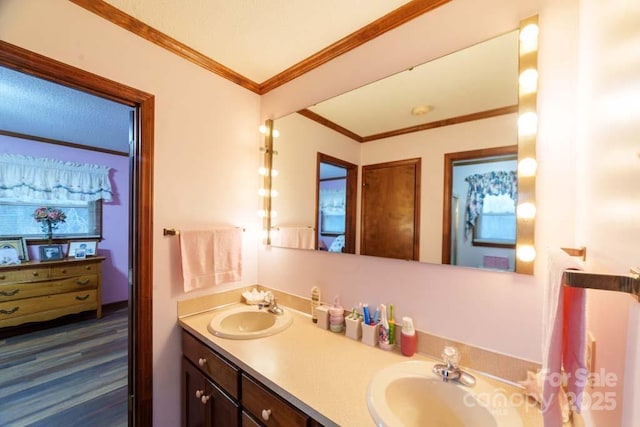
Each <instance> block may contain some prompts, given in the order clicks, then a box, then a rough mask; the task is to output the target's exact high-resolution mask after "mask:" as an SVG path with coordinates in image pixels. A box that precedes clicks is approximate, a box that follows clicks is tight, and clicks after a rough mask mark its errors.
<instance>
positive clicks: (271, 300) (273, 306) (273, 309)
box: [258, 291, 284, 315]
mask: <svg viewBox="0 0 640 427" xmlns="http://www.w3.org/2000/svg"><path fill="white" fill-rule="evenodd" d="M258 307H259V308H260V309H262V307H266V308H267V310H268V311H269V313H273V314H277V315H280V314H284V310H283V309H281V308H280V307H278V303H277V301H276V296H275V295H273V293H272V292H271V291H267V292H266V293H265V295H264V300H263V303H262V304H259V305H258Z"/></svg>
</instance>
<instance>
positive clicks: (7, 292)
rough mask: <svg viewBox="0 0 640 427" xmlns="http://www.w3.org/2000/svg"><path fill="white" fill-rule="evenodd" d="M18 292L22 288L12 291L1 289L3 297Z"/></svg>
mask: <svg viewBox="0 0 640 427" xmlns="http://www.w3.org/2000/svg"><path fill="white" fill-rule="evenodd" d="M18 292H20V289H14V290H12V291H0V295H2V296H3V297H12V296H14V295H15V294H17V293H18Z"/></svg>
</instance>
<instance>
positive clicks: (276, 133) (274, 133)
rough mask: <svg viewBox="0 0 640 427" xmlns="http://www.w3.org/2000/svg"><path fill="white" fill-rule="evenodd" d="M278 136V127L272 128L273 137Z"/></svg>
mask: <svg viewBox="0 0 640 427" xmlns="http://www.w3.org/2000/svg"><path fill="white" fill-rule="evenodd" d="M279 136H280V131H279V130H278V129H274V130H273V137H274V138H277V137H279Z"/></svg>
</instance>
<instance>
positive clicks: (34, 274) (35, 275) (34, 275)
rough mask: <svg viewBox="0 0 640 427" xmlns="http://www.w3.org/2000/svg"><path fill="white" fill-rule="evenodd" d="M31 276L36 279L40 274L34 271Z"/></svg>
mask: <svg viewBox="0 0 640 427" xmlns="http://www.w3.org/2000/svg"><path fill="white" fill-rule="evenodd" d="M32 274H33V277H38V276H39V275H40V273H38V272H37V271H34V272H33V273H32Z"/></svg>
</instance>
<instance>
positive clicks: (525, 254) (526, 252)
mask: <svg viewBox="0 0 640 427" xmlns="http://www.w3.org/2000/svg"><path fill="white" fill-rule="evenodd" d="M516 254H517V256H518V259H519V260H520V261H522V262H531V261H533V260H534V259H536V249H535V248H534V247H533V246H531V245H522V246H518V249H517V250H516Z"/></svg>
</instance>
